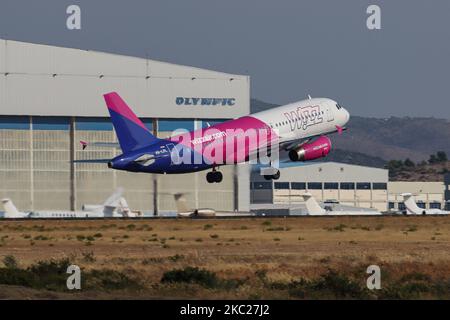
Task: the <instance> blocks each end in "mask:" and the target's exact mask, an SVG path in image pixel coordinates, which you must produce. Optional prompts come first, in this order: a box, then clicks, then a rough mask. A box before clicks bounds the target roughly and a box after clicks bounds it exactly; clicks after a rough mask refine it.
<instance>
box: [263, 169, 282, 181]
mask: <svg viewBox="0 0 450 320" xmlns="http://www.w3.org/2000/svg"><path fill="white" fill-rule="evenodd" d="M264 179H266V180H278V179H280V170H277V171H276V172H275V173H274V174H265V175H264Z"/></svg>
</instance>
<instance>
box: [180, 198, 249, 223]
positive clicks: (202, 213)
mask: <svg viewBox="0 0 450 320" xmlns="http://www.w3.org/2000/svg"><path fill="white" fill-rule="evenodd" d="M173 197H174V198H175V203H176V205H177V216H179V217H182V218H193V217H246V216H253V215H254V214H253V213H251V212H238V211H216V210H214V209H209V208H198V209H189V207H188V205H187V199H186V197H185V196H184V194H183V193H175V194H174V195H173Z"/></svg>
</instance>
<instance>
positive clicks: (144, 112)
mask: <svg viewBox="0 0 450 320" xmlns="http://www.w3.org/2000/svg"><path fill="white" fill-rule="evenodd" d="M111 91H117V92H118V93H119V94H120V95H121V96H122V97H123V98H124V99H125V100H126V101H127V103H128V104H129V105H130V107H131V108H132V109H133V110H134V111H135V113H136V114H137V115H138V116H139V117H140V118H141V119H142V120H143V122H144V123H145V125H146V126H147V127H148V128H149V129H150V130H152V131H153V133H154V134H156V135H158V136H159V137H168V136H170V134H171V133H172V132H173V131H174V130H175V129H179V128H183V129H187V130H193V129H198V128H201V127H202V126H207V125H208V124H215V123H217V122H221V121H224V120H228V119H233V118H237V117H240V116H243V115H246V114H248V113H249V111H250V79H249V77H248V76H243V75H235V74H227V73H222V72H216V71H210V70H205V69H199V68H194V67H188V66H181V65H175V64H170V63H165V62H159V61H154V60H149V59H143V58H136V57H128V56H121V55H115V54H109V53H101V52H94V51H86V50H78V49H69V48H61V47H54V46H47V45H39V44H30V43H23V42H17V41H10V40H0V198H5V197H7V198H11V199H12V200H13V201H14V203H15V204H16V205H17V207H18V208H19V209H20V210H42V209H59V210H70V209H71V210H76V209H80V208H81V206H82V204H85V203H93V204H96V203H101V202H103V200H104V199H106V198H107V197H108V195H110V194H111V193H112V192H113V190H114V189H115V188H116V187H123V188H124V189H125V197H126V199H127V200H128V203H129V205H130V207H131V208H132V209H136V210H143V211H146V212H155V213H158V212H163V211H173V210H174V209H175V203H174V200H173V197H172V194H173V193H176V192H182V193H183V192H184V193H186V198H187V199H188V201H189V205H190V206H191V207H192V208H195V207H196V208H198V207H209V208H214V209H221V210H236V209H238V210H249V207H248V206H249V202H250V201H249V196H250V191H249V186H250V183H249V182H250V173H249V170H248V167H247V166H246V165H238V166H225V167H222V168H221V171H222V173H223V175H224V178H223V181H222V183H220V184H217V183H216V184H208V183H207V182H206V179H205V175H206V172H198V173H191V174H180V175H151V174H144V173H129V172H120V171H115V170H112V169H108V168H107V166H106V164H73V163H72V162H71V160H74V159H96V158H102V159H104V158H113V157H114V156H116V155H118V154H120V150H116V149H111V148H104V147H103V148H102V147H90V148H88V149H86V150H84V151H83V150H82V148H81V145H80V143H79V141H80V140H83V141H88V142H116V141H117V140H116V137H115V134H114V131H113V127H112V124H111V122H110V120H109V115H108V111H107V108H106V106H105V103H104V101H103V96H102V95H103V94H104V93H107V92H111Z"/></svg>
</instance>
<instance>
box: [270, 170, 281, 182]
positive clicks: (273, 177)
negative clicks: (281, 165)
mask: <svg viewBox="0 0 450 320" xmlns="http://www.w3.org/2000/svg"><path fill="white" fill-rule="evenodd" d="M272 179H273V180H278V179H280V170H277V172H276V173H275V174H274V175H273V176H272Z"/></svg>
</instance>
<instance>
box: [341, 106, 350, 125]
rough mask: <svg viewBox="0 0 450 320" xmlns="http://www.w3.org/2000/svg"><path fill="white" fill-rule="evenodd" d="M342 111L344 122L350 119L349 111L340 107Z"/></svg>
mask: <svg viewBox="0 0 450 320" xmlns="http://www.w3.org/2000/svg"><path fill="white" fill-rule="evenodd" d="M342 111H343V113H344V121H345V123H347V122H348V120H350V113H349V112H348V111H347V109H342Z"/></svg>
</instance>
